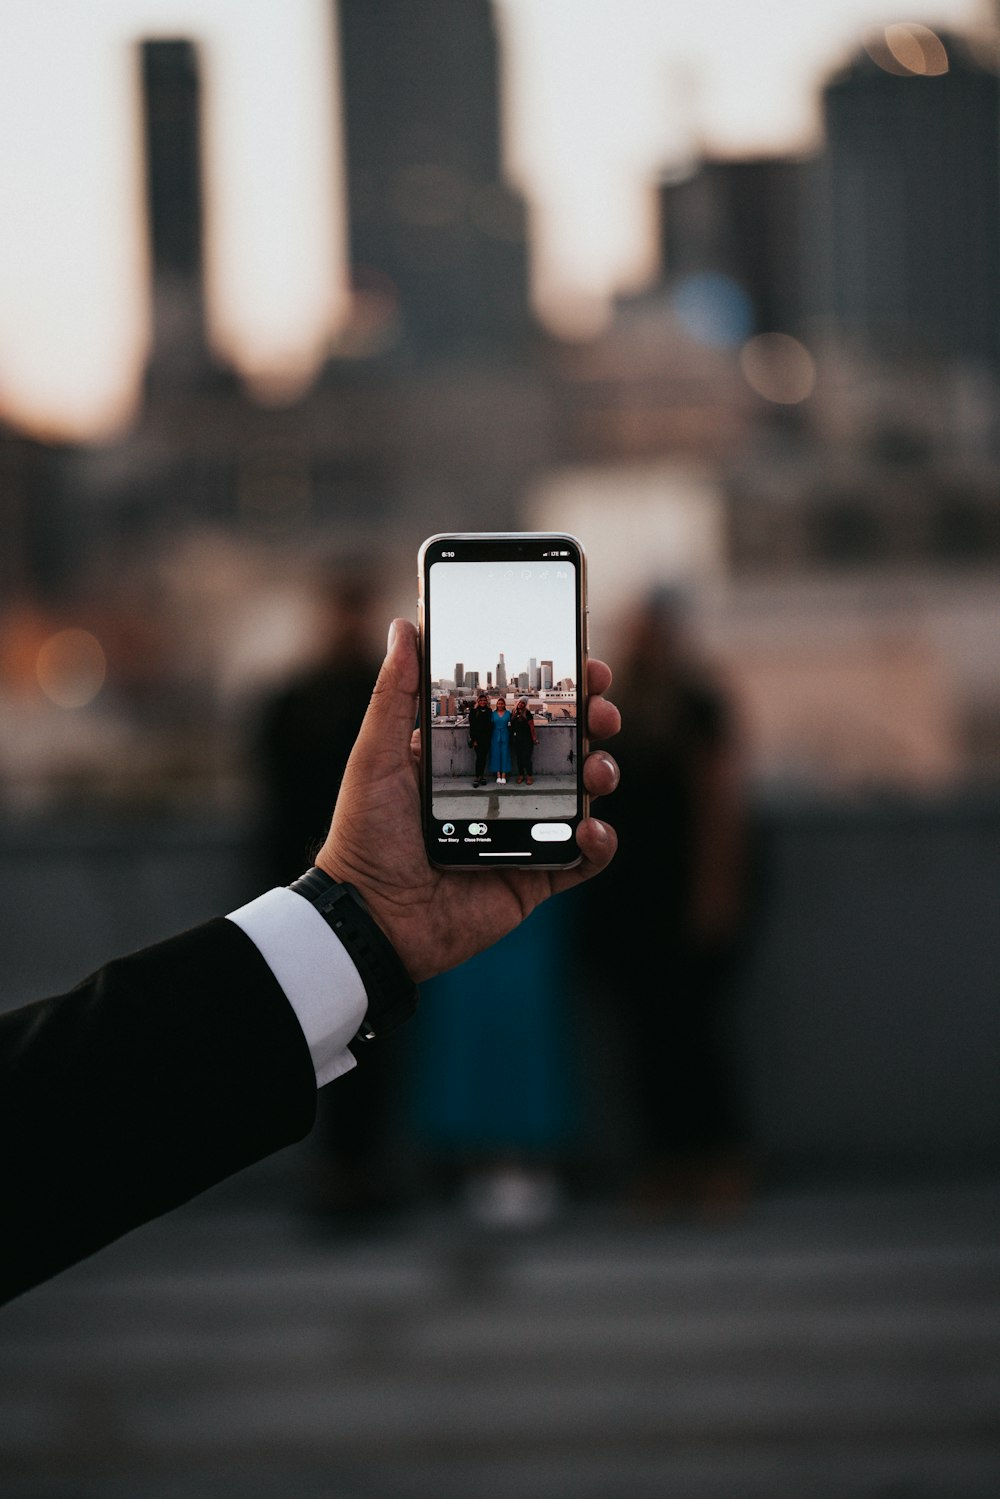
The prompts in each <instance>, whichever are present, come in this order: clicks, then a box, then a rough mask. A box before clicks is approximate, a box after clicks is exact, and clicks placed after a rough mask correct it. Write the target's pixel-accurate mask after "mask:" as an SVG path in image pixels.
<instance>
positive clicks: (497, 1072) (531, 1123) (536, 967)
mask: <svg viewBox="0 0 1000 1499" xmlns="http://www.w3.org/2000/svg"><path fill="white" fill-rule="evenodd" d="M561 906H562V902H561V900H560V898H558V897H557V898H556V899H554V900H547V901H545V902H544V903H543V904H542V905H541V906H539V907H538V908H537V910H535V911H534V912H533V913H532V914H531V916H529V917H528V919H527V920H526V921H524V922H522V924H521V925H520V926H519V927H517V928H516V929H515V930H514V931H513V932H511V933H510V934H509V935H508V936H506V937H504V938H503V939H502V940H501V941H500V942H498V943H497V944H496V945H495V946H494V947H492V948H490V949H489V950H488V951H487V952H485V953H480V954H478V955H477V956H476V957H474V958H470V959H469V960H468V961H467V962H465V963H462V964H460V966H459V967H458V968H453V969H452V970H451V971H450V972H448V973H443V974H439V975H438V977H437V978H434V979H431V980H429V981H428V982H427V983H424V984H421V986H420V1008H419V1010H418V1012H417V1015H416V1017H415V1020H414V1026H415V1028H416V1031H417V1036H416V1038H415V1039H416V1041H417V1045H416V1048H415V1050H416V1058H415V1061H416V1065H415V1067H414V1071H413V1078H414V1087H413V1095H412V1103H413V1110H412V1112H413V1121H412V1124H413V1128H414V1130H415V1132H416V1134H417V1136H418V1137H419V1139H420V1140H421V1141H422V1143H423V1146H424V1148H426V1149H428V1150H429V1151H430V1152H431V1153H432V1154H438V1155H443V1156H448V1157H452V1158H457V1157H462V1156H464V1157H469V1156H473V1155H477V1154H479V1155H493V1156H501V1155H520V1156H523V1157H530V1156H536V1157H544V1156H549V1157H551V1156H554V1155H558V1154H560V1153H561V1152H565V1151H567V1150H568V1149H569V1148H570V1147H571V1146H572V1145H573V1144H574V1141H575V1137H576V1135H577V1131H578V1129H579V1126H580V1112H581V1111H580V1100H579V1082H578V1062H579V1049H580V1044H579V1036H578V1019H579V1017H577V1016H575V1015H574V1012H573V1008H572V1006H573V1003H574V1000H575V997H576V995H577V981H576V974H575V971H574V967H573V961H572V951H571V941H570V925H569V922H568V920H567V917H566V914H565V912H564V911H563V910H562V909H561Z"/></svg>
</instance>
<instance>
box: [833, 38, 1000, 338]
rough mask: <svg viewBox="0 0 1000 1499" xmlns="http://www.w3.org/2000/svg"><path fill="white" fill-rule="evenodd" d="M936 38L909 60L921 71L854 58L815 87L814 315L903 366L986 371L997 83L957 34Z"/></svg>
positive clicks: (995, 240) (997, 291) (998, 283)
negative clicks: (818, 138)
mask: <svg viewBox="0 0 1000 1499" xmlns="http://www.w3.org/2000/svg"><path fill="white" fill-rule="evenodd" d="M934 41H935V42H937V47H934V48H933V49H932V46H931V44H930V43H929V42H925V43H924V47H925V51H926V55H921V56H920V57H919V58H917V57H915V58H913V59H912V62H913V64H914V68H915V67H916V66H921V67H923V68H925V69H926V71H916V70H914V69H911V68H908V67H905V66H903V64H902V63H900V62H899V61H898V59H897V58H896V57H895V56H894V55H893V54H892V53H891V52H890V51H889V50H888V48H885V49H884V55H883V52H880V51H874V52H868V51H862V52H859V54H858V55H857V57H856V59H855V60H854V62H853V63H852V64H851V65H850V66H849V67H848V68H846V69H845V70H844V71H843V72H842V73H841V74H840V75H839V76H838V77H835V78H834V79H833V80H831V82H830V83H829V85H828V86H827V88H826V90H825V92H824V96H823V110H824V122H825V134H826V148H825V151H824V153H823V157H822V163H821V180H822V184H823V189H822V194H821V198H820V202H819V204H818V205H817V206H818V207H819V208H820V213H819V214H817V216H816V218H815V220H814V222H815V225H816V230H817V235H816V240H817V243H816V251H817V258H818V260H819V264H820V265H821V266H822V276H821V285H824V286H825V306H824V307H823V309H822V310H823V311H824V312H825V313H827V314H828V316H829V317H830V320H831V321H832V323H833V324H834V325H835V326H836V327H837V328H838V329H839V330H841V331H842V332H843V333H844V334H847V335H849V336H852V337H854V338H858V339H860V340H861V341H863V343H865V344H867V345H869V346H871V345H875V346H877V347H880V348H881V349H883V350H887V351H891V352H893V353H895V354H898V355H901V356H903V357H913V356H916V357H918V358H920V357H924V356H931V357H934V356H941V355H944V356H951V357H959V358H965V359H975V360H984V361H988V362H989V363H990V364H991V365H992V366H997V365H1000V149H998V139H1000V126H998V120H1000V79H998V77H997V74H996V72H995V71H994V70H993V69H992V68H987V67H985V66H983V65H982V64H981V63H980V62H978V61H977V60H976V59H975V58H974V56H973V55H972V54H971V53H970V52H969V50H968V49H967V47H966V46H964V45H963V44H962V42H961V41H960V39H959V38H957V37H953V36H948V35H946V34H941V36H940V39H938V38H934ZM938 48H940V51H939V50H938ZM904 56H905V54H904ZM820 257H822V258H820Z"/></svg>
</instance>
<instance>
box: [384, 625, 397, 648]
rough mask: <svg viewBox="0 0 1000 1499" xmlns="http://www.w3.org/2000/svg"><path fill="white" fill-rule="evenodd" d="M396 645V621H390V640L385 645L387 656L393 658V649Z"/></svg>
mask: <svg viewBox="0 0 1000 1499" xmlns="http://www.w3.org/2000/svg"><path fill="white" fill-rule="evenodd" d="M395 644H396V621H395V620H394V619H393V620H390V621H389V638H388V640H387V641H386V643H385V653H386V655H387V656H391V655H392V648H393V646H394V645H395Z"/></svg>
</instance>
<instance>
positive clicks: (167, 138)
mask: <svg viewBox="0 0 1000 1499" xmlns="http://www.w3.org/2000/svg"><path fill="white" fill-rule="evenodd" d="M140 56H141V67H142V97H143V136H144V142H145V148H146V201H147V206H148V219H149V243H150V250H151V258H152V288H151V290H152V303H153V350H152V360H151V362H150V365H149V369H148V371H147V376H148V378H150V379H153V380H156V379H166V380H178V379H185V378H187V379H191V378H194V377H196V376H198V375H200V374H204V373H205V370H206V368H207V364H208V356H207V352H206V342H205V293H204V260H203V254H202V235H203V218H204V215H203V205H202V171H201V150H202V134H201V80H200V69H199V61H198V53H197V51H196V49H195V47H194V45H193V43H191V42H190V41H186V40H183V39H176V40H175V39H170V40H156V41H152V40H151V41H146V42H143V43H142V45H141V49H140Z"/></svg>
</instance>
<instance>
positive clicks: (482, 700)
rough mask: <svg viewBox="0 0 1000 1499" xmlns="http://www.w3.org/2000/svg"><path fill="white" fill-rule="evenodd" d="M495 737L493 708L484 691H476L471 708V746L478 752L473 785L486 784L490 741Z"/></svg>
mask: <svg viewBox="0 0 1000 1499" xmlns="http://www.w3.org/2000/svg"><path fill="white" fill-rule="evenodd" d="M492 738H493V709H492V708H491V707H490V700H489V698H488V697H487V695H486V693H485V692H483V691H480V692H477V693H476V701H475V702H474V703H473V705H472V707H471V708H470V709H469V748H470V749H471V750H475V753H476V770H475V775H474V776H473V780H472V784H473V786H485V785H486V761H487V759H488V758H489V753H490V742H491V740H492Z"/></svg>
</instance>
